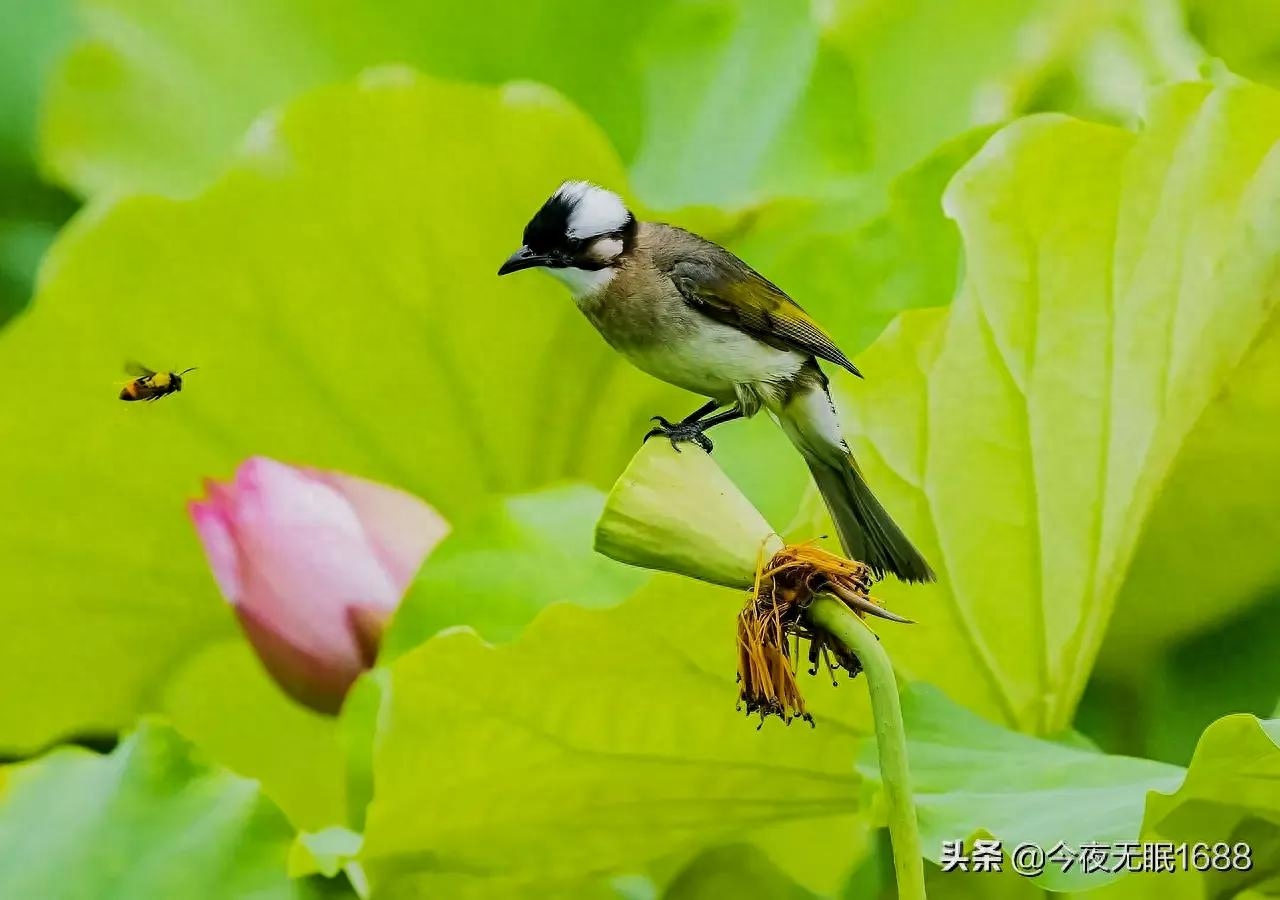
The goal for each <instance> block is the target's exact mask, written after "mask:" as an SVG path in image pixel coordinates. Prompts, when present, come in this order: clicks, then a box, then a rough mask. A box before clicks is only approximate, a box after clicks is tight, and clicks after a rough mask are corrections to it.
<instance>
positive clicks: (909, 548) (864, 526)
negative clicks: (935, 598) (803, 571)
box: [774, 373, 935, 581]
mask: <svg viewBox="0 0 1280 900" xmlns="http://www.w3.org/2000/svg"><path fill="white" fill-rule="evenodd" d="M806 380H808V381H810V383H809V384H808V385H807V386H804V387H801V388H799V389H798V390H796V391H795V392H794V393H793V394H792V395H791V396H790V397H789V398H788V400H787V402H786V403H785V404H784V405H782V406H781V407H780V408H778V409H776V410H775V411H774V413H775V415H776V416H777V417H778V421H779V423H780V424H781V425H782V429H783V431H785V432H786V433H787V437H789V438H790V439H791V443H793V444H794V445H795V446H796V449H798V450H799V451H800V453H801V455H803V456H804V460H805V462H806V463H808V465H809V471H810V472H812V473H813V480H814V482H815V483H816V484H817V486H818V490H819V492H821V494H822V499H823V501H825V502H826V505H827V509H828V510H829V511H830V513H831V518H832V520H833V521H834V522H835V526H836V532H837V534H839V536H840V544H841V546H843V547H844V552H845V553H846V554H848V556H849V558H850V559H855V560H858V561H860V562H864V563H866V564H867V565H868V566H870V567H871V570H872V571H873V572H874V573H875V574H876V575H877V576H883V575H884V574H885V573H886V572H887V573H889V574H890V575H894V576H896V577H898V578H900V579H902V580H903V581H933V580H934V577H935V576H934V574H933V569H931V568H930V567H929V564H928V563H927V562H925V559H924V557H923V556H921V555H920V551H919V550H917V549H916V548H915V547H914V546H913V545H912V544H911V541H909V540H907V536H906V535H905V534H903V533H902V529H900V528H899V527H898V525H897V523H896V522H894V521H893V519H891V518H890V517H889V514H888V513H887V512H886V511H885V508H884V507H883V506H881V505H880V501H879V500H877V499H876V498H875V495H873V494H872V493H871V488H870V487H868V486H867V482H866V481H865V480H864V479H863V477H862V473H861V472H860V471H858V465H857V463H856V462H854V459H853V455H852V454H851V453H850V452H849V448H848V446H847V445H846V444H845V442H844V438H843V437H842V436H841V434H840V424H839V421H838V420H837V418H836V411H835V406H834V405H833V404H832V402H831V395H830V394H829V393H828V392H827V386H826V379H825V378H824V377H823V376H822V375H821V373H817V378H816V379H811V380H810V379H806Z"/></svg>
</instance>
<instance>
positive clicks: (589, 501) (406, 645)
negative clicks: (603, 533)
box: [382, 486, 647, 660]
mask: <svg viewBox="0 0 1280 900" xmlns="http://www.w3.org/2000/svg"><path fill="white" fill-rule="evenodd" d="M603 508H604V496H603V495H602V494H601V493H600V492H599V491H596V490H592V489H590V488H586V487H581V486H578V487H569V488H557V489H552V490H548V491H543V492H541V493H538V494H530V495H527V496H521V497H510V498H505V499H504V500H502V501H501V502H500V503H499V504H497V505H496V508H493V509H489V510H486V511H485V512H484V513H483V514H481V515H479V516H476V517H474V518H473V519H472V520H471V521H468V522H461V523H454V527H453V530H452V531H451V533H450V534H449V536H448V537H447V538H445V540H444V541H443V542H442V543H441V544H440V546H439V547H437V548H436V549H435V550H434V551H433V552H432V554H431V556H430V557H429V558H428V559H427V561H426V563H425V564H424V565H423V567H422V569H421V570H420V571H419V573H418V577H417V578H416V579H415V580H414V582H413V584H412V585H411V586H410V587H409V590H408V592H407V593H406V594H405V598H404V600H403V601H402V602H401V604H400V608H399V609H398V610H397V611H396V615H395V620H394V622H393V623H392V626H391V628H390V629H388V631H387V634H386V637H385V638H384V640H383V644H382V658H383V659H384V660H385V659H391V658H394V657H396V656H398V655H400V654H401V653H403V652H405V651H406V650H409V649H411V648H413V647H415V646H417V645H418V644H421V643H422V642H423V641H425V640H426V639H427V638H429V637H431V636H432V635H434V634H435V633H436V632H438V631H440V630H442V629H444V628H448V627H449V626H451V625H468V626H470V627H472V628H474V629H475V630H476V631H477V632H478V633H479V634H480V635H482V636H483V637H485V638H486V639H488V640H491V641H505V640H510V639H512V638H514V637H515V636H516V635H517V634H519V633H520V629H521V628H523V627H524V625H525V624H526V623H528V622H529V621H530V620H531V619H533V617H534V616H535V615H536V614H537V612H538V611H539V610H540V609H542V608H543V607H545V606H547V605H549V604H552V603H556V602H559V601H564V600H568V601H572V602H576V603H578V604H580V605H582V606H611V605H613V604H614V603H618V602H621V601H622V600H624V599H626V598H627V597H628V596H629V595H630V594H632V593H634V592H635V590H636V589H637V588H638V587H639V586H640V584H641V583H642V582H643V581H644V580H645V578H646V577H647V575H646V573H645V572H644V571H643V570H641V569H634V568H631V567H629V566H624V565H622V564H621V563H617V562H614V561H613V560H611V559H608V558H606V557H603V556H600V555H599V554H597V553H596V552H595V550H594V549H593V548H592V540H593V535H594V533H595V524H596V520H597V519H598V518H600V511H601V509H603Z"/></svg>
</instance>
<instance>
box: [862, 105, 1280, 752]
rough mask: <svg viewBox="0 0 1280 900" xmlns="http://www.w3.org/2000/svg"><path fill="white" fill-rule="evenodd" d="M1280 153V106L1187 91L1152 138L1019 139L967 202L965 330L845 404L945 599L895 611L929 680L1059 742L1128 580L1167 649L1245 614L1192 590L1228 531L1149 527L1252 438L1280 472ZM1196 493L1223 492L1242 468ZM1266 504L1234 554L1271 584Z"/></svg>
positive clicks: (1155, 122) (1108, 131)
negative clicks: (1279, 286)
mask: <svg viewBox="0 0 1280 900" xmlns="http://www.w3.org/2000/svg"><path fill="white" fill-rule="evenodd" d="M1278 138H1280V96H1278V95H1276V94H1274V93H1272V92H1271V91H1269V90H1266V89H1263V88H1258V87H1250V86H1234V87H1230V88H1222V89H1218V90H1211V89H1210V88H1209V87H1207V86H1200V85H1188V86H1181V87H1177V88H1173V89H1170V90H1168V91H1165V92H1162V93H1160V94H1158V95H1157V96H1156V97H1155V99H1154V102H1153V105H1152V109H1151V112H1150V116H1149V124H1148V126H1147V127H1146V129H1145V130H1144V131H1143V132H1141V133H1140V134H1136V135H1135V134H1132V133H1130V132H1127V131H1124V130H1121V129H1118V128H1111V127H1105V126H1099V125H1090V124H1085V123H1082V122H1077V121H1073V120H1069V119H1065V118H1062V117H1056V116H1044V117H1033V118H1031V119H1027V120H1024V121H1022V122H1019V123H1017V124H1015V125H1012V126H1010V127H1009V128H1007V129H1006V130H1004V131H1002V132H1000V133H999V134H998V135H997V136H996V137H994V138H993V139H992V140H991V141H989V142H988V144H987V145H986V146H985V147H984V148H983V150H982V151H981V152H980V153H979V154H978V156H977V157H975V159H974V160H973V161H972V162H971V163H969V164H968V165H967V166H966V167H965V168H964V169H962V170H961V171H960V173H959V174H958V175H957V176H956V178H955V179H954V180H953V182H952V184H951V186H950V188H949V191H948V195H947V202H948V209H949V211H950V212H951V213H952V215H953V216H954V217H955V218H956V220H957V222H958V223H959V226H960V230H961V233H962V235H963V238H964V245H965V251H966V270H967V274H966V281H965V287H964V288H963V289H962V291H961V294H960V295H959V297H958V299H957V300H956V301H955V303H954V305H953V306H952V308H951V310H950V311H949V312H941V311H940V312H920V313H913V314H909V315H908V316H905V317H903V318H901V319H899V322H898V324H897V326H896V327H895V328H894V329H893V330H892V332H891V334H890V335H888V336H887V337H886V338H885V339H883V340H882V341H881V342H880V343H879V344H877V345H876V346H874V347H873V348H872V349H871V350H869V351H868V352H867V353H866V354H864V355H863V357H861V358H860V359H859V365H860V366H861V367H862V368H863V370H864V371H865V372H867V373H868V379H867V381H866V383H865V385H864V384H861V383H859V384H858V385H856V386H855V387H854V388H853V389H850V390H849V391H848V403H847V406H848V407H849V408H850V409H851V411H852V413H853V420H854V427H853V428H851V429H850V431H851V432H853V433H854V434H857V435H858V438H857V440H855V441H854V448H853V449H854V452H855V455H857V456H858V457H859V458H860V459H861V461H862V463H863V465H864V467H865V469H866V472H867V476H868V479H869V480H870V482H871V484H872V485H873V486H874V487H875V489H876V490H877V491H878V492H879V493H880V494H881V496H882V498H883V500H884V502H885V503H886V505H887V506H888V508H889V509H890V510H892V511H893V512H894V513H895V515H896V516H898V518H899V520H900V521H901V522H902V524H903V526H904V527H905V529H906V531H907V533H908V534H910V535H912V536H913V538H914V539H915V540H916V541H917V542H918V543H919V544H920V546H921V547H922V549H923V550H924V552H925V555H926V556H927V557H929V558H930V559H931V560H932V561H933V563H934V565H935V566H936V568H937V569H938V571H939V574H940V576H941V580H940V582H939V583H938V585H936V586H934V587H929V588H923V589H921V588H911V589H904V588H902V587H901V586H898V585H886V586H884V588H883V591H884V594H885V596H886V597H887V598H890V599H891V600H892V603H893V606H894V608H895V609H899V610H902V611H904V612H905V613H906V614H907V615H910V616H912V617H913V618H916V619H918V620H920V621H921V624H920V625H919V626H917V627H916V628H913V629H911V631H910V633H909V635H908V634H907V633H905V632H902V633H898V632H893V633H889V634H886V637H885V640H886V642H887V643H888V644H889V646H890V647H891V649H892V651H893V655H894V659H895V661H896V662H897V663H898V664H899V665H900V666H901V668H902V669H903V671H904V672H906V673H909V674H910V676H911V677H913V678H915V679H919V680H927V681H931V682H933V683H936V684H939V685H943V686H945V687H946V689H947V690H948V691H949V692H950V693H951V694H952V696H953V697H955V698H957V699H959V700H960V701H961V702H963V703H965V704H966V705H968V706H970V707H971V708H974V709H978V710H983V711H985V712H987V713H989V714H991V715H994V716H997V717H999V718H1001V719H1002V720H1004V721H1005V722H1006V723H1008V724H1010V725H1013V726H1015V727H1016V728H1018V729H1019V730H1024V731H1032V732H1040V733H1053V732H1056V731H1059V730H1061V729H1062V728H1064V727H1066V726H1067V725H1068V724H1069V723H1070V721H1071V716H1072V713H1073V711H1074V708H1075V705H1076V702H1077V700H1078V698H1079V695H1080V692H1081V690H1082V688H1083V685H1084V682H1085V680H1086V678H1087V676H1088V673H1089V671H1090V669H1091V667H1092V663H1093V660H1094V658H1095V656H1096V654H1097V652H1098V647H1099V644H1100V643H1101V640H1102V636H1103V634H1104V631H1105V628H1106V625H1107V622H1108V620H1109V618H1110V616H1111V612H1112V609H1113V607H1114V606H1115V603H1116V598H1117V596H1119V595H1120V593H1121V591H1122V590H1123V589H1124V586H1125V582H1126V578H1131V579H1138V578H1140V579H1141V582H1140V583H1142V584H1143V585H1144V587H1145V588H1147V589H1148V590H1151V591H1152V593H1151V595H1150V596H1147V597H1141V598H1138V599H1137V600H1135V602H1142V603H1146V604H1150V606H1149V607H1148V608H1149V609H1150V613H1149V615H1148V627H1150V628H1151V629H1153V630H1159V629H1160V628H1161V627H1162V626H1161V623H1160V621H1159V618H1160V617H1161V616H1162V615H1163V614H1164V610H1165V609H1167V608H1168V607H1169V606H1173V605H1186V606H1191V605H1194V606H1197V607H1203V608H1205V609H1206V610H1213V609H1215V608H1217V607H1218V606H1219V605H1221V604H1224V603H1231V602H1240V598H1239V597H1238V596H1236V592H1237V591H1238V589H1239V587H1240V582H1239V580H1238V579H1236V578H1226V579H1224V580H1223V583H1222V587H1221V589H1220V588H1219V585H1218V584H1217V582H1216V581H1215V580H1214V579H1209V578H1205V577H1204V576H1203V574H1202V576H1201V577H1200V578H1198V579H1196V580H1193V581H1191V582H1184V581H1180V580H1178V579H1177V578H1176V577H1174V576H1176V575H1179V574H1182V573H1185V572H1186V568H1185V563H1184V562H1183V561H1182V559H1183V558H1185V559H1192V558H1194V559H1200V560H1204V559H1206V558H1208V559H1210V560H1212V559H1213V558H1214V556H1215V555H1216V554H1217V553H1218V550H1219V548H1217V547H1212V546H1209V547H1206V546H1202V545H1200V544H1199V543H1198V539H1199V538H1200V537H1201V536H1203V535H1204V534H1213V535H1218V534H1221V533H1222V528H1223V527H1224V526H1222V525H1221V524H1219V523H1215V522H1212V521H1209V522H1206V519H1208V520H1212V518H1213V516H1215V515H1217V514H1218V513H1219V510H1217V509H1216V508H1215V507H1214V506H1212V505H1197V506H1194V507H1192V509H1194V511H1195V512H1196V514H1197V515H1196V517H1194V518H1193V517H1190V516H1187V507H1186V506H1184V505H1182V504H1179V503H1173V504H1172V507H1173V509H1175V510H1176V515H1178V516H1179V517H1183V518H1182V520H1181V521H1179V522H1175V523H1168V522H1167V521H1165V520H1161V521H1158V522H1155V523H1154V524H1152V523H1153V516H1156V515H1159V514H1161V513H1165V514H1169V515H1172V514H1173V512H1171V511H1170V510H1169V509H1168V508H1167V507H1165V505H1164V503H1162V492H1163V490H1164V489H1165V488H1166V486H1168V485H1173V484H1177V483H1179V480H1180V478H1182V477H1183V474H1184V471H1187V472H1189V471H1190V469H1184V467H1192V466H1196V463H1197V461H1198V460H1199V459H1201V458H1202V457H1201V452H1199V451H1198V448H1202V447H1204V446H1206V445H1211V444H1212V443H1213V441H1214V440H1215V438H1216V437H1218V436H1221V437H1222V438H1223V439H1224V440H1226V441H1228V443H1227V444H1226V445H1224V446H1222V447H1219V448H1217V451H1216V452H1218V453H1221V454H1222V455H1223V456H1224V457H1225V455H1226V454H1228V453H1230V452H1234V449H1233V448H1237V447H1238V446H1240V445H1239V444H1238V443H1237V442H1236V441H1235V436H1237V435H1239V434H1242V433H1243V432H1244V431H1246V430H1251V432H1252V440H1251V443H1249V444H1248V446H1249V448H1250V455H1249V457H1248V459H1249V460H1251V461H1253V463H1254V467H1257V466H1261V465H1263V460H1266V459H1272V460H1273V459H1274V458H1275V456H1276V454H1277V453H1280V428H1277V427H1276V426H1275V425H1274V423H1275V422H1276V421H1280V420H1278V419H1277V418H1275V417H1271V418H1270V419H1263V420H1258V419H1256V418H1254V417H1253V415H1252V411H1253V410H1256V409H1258V408H1260V407H1267V406H1268V405H1269V404H1275V403H1277V402H1280V400H1278V399H1277V398H1276V397H1275V396H1274V395H1275V393H1276V388H1275V385H1276V384H1277V382H1276V381H1275V380H1274V379H1270V380H1268V379H1266V378H1264V377H1263V376H1264V375H1265V373H1267V372H1269V371H1270V370H1271V369H1272V367H1274V365H1275V364H1276V355H1277V353H1280V340H1277V338H1276V337H1275V335H1276V334H1277V333H1280V332H1277V330H1276V329H1275V328H1274V324H1275V321H1276V319H1275V308H1276V304H1275V300H1276V296H1275V293H1274V290H1273V285H1274V279H1275V273H1276V271H1277V266H1278V265H1280V155H1277V154H1276V153H1274V152H1273V148H1274V146H1275V144H1276V141H1277V139H1278ZM1246 413H1247V415H1246ZM1234 414H1240V415H1245V418H1243V419H1241V420H1238V421H1232V417H1233V415H1234ZM1228 422H1229V424H1228ZM1193 450H1196V451H1197V452H1194V453H1191V452H1190V451H1193ZM1194 471H1196V472H1197V473H1199V474H1202V475H1204V476H1210V477H1216V478H1218V479H1219V480H1221V481H1222V482H1223V483H1224V486H1225V485H1226V484H1227V483H1228V482H1230V481H1233V480H1234V479H1237V478H1238V477H1239V471H1240V468H1239V464H1238V463H1237V464H1236V465H1233V466H1229V467H1228V466H1222V467H1220V468H1219V469H1218V470H1216V472H1214V471H1211V470H1206V469H1204V468H1200V467H1197V468H1195V470H1194ZM1270 484H1271V480H1270V479H1267V478H1263V479H1262V480H1261V482H1260V487H1259V488H1258V489H1257V490H1255V494H1254V496H1253V498H1252V502H1253V505H1252V508H1251V509H1252V513H1253V516H1254V518H1253V521H1254V522H1255V523H1256V524H1257V525H1258V526H1259V527H1256V528H1254V529H1253V530H1250V531H1247V532H1241V533H1238V534H1236V535H1235V538H1234V539H1235V541H1236V542H1237V546H1236V547H1234V548H1233V549H1232V551H1231V555H1232V558H1233V559H1241V558H1243V559H1246V560H1247V561H1248V571H1249V575H1250V578H1251V579H1252V580H1253V581H1255V582H1260V581H1262V580H1264V578H1273V577H1276V576H1277V575H1280V572H1277V571H1275V570H1274V568H1273V567H1274V566H1275V565H1276V562H1277V557H1276V556H1275V554H1274V547H1275V543H1276V539H1277V530H1276V525H1277V524H1278V523H1277V520H1276V518H1275V515H1274V511H1273V508H1274V507H1276V506H1277V503H1276V500H1277V498H1276V496H1275V494H1274V492H1271V493H1268V490H1269V486H1270ZM1227 489H1228V490H1230V491H1231V496H1232V497H1239V496H1240V492H1238V491H1235V490H1234V489H1231V488H1227ZM1196 496H1197V497H1200V498H1203V497H1204V496H1205V495H1204V493H1203V492H1202V491H1198V492H1197V493H1196ZM1236 521H1239V520H1238V519H1237V520H1236ZM1148 542H1150V544H1148ZM1157 542H1158V543H1157ZM1135 559H1137V560H1138V561H1139V563H1140V564H1141V568H1137V569H1135V567H1134V565H1131V563H1132V562H1133V561H1134V560H1135ZM1171 562H1172V563H1173V564H1172V565H1169V563H1171ZM1162 566H1167V570H1161V567H1162ZM1152 568H1154V569H1157V571H1151V569H1152Z"/></svg>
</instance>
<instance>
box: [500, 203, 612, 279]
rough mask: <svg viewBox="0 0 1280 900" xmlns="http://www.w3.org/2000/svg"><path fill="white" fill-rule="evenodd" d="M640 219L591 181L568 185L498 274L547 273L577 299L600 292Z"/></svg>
mask: <svg viewBox="0 0 1280 900" xmlns="http://www.w3.org/2000/svg"><path fill="white" fill-rule="evenodd" d="M635 233H636V218H635V216H633V215H632V214H631V211H630V210H629V209H627V205H626V204H625V203H623V202H622V198H621V197H619V196H618V195H617V194H615V193H613V192H612V191H607V190H605V189H604V188H602V187H598V186H596V185H594V184H591V183H590V182H586V181H566V182H565V183H564V184H562V185H560V187H559V188H557V189H556V192H555V193H554V194H552V195H551V197H550V198H549V199H548V200H547V202H546V203H544V204H542V208H541V209H539V210H538V211H537V212H536V213H534V216H533V218H532V219H530V220H529V224H528V225H526V226H525V228H524V246H522V247H521V248H520V249H519V250H517V251H516V252H515V253H513V254H511V257H510V258H509V259H508V260H507V261H506V262H504V263H503V264H502V266H501V267H500V268H499V269H498V274H499V275H506V274H508V273H510V272H518V271H520V270H521V269H533V268H542V269H545V270H546V271H547V272H548V273H549V274H551V275H554V276H556V277H557V278H559V279H560V280H561V281H563V282H564V283H565V284H567V285H568V286H569V289H570V290H571V291H573V292H574V294H576V295H579V296H581V295H584V294H589V293H591V292H593V291H595V290H599V289H600V288H601V287H603V286H604V285H605V284H607V283H608V282H609V280H610V279H611V278H612V277H613V272H614V269H615V267H616V266H617V265H618V263H619V261H620V260H621V258H622V256H623V254H624V253H626V251H627V250H628V249H629V248H630V246H631V243H632V241H633V240H634V238H635Z"/></svg>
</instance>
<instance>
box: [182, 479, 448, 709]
mask: <svg viewBox="0 0 1280 900" xmlns="http://www.w3.org/2000/svg"><path fill="white" fill-rule="evenodd" d="M205 490H206V491H207V493H208V495H209V496H208V497H207V499H204V500H195V501H192V502H191V504H190V510H191V518H192V519H193V520H194V521H195V525H196V531H197V532H199V534H200V540H201V542H202V543H203V544H204V552H205V554H206V555H207V556H208V558H209V563H210V565H211V566H212V567H213V576H214V578H215V579H216V580H217V582H218V587H219V588H220V589H221V591H222V594H223V596H224V597H226V599H227V600H228V601H229V602H230V603H231V604H232V605H233V606H234V607H235V609H236V613H237V615H238V616H239V617H240V623H241V625H243V626H244V630H245V634H246V635H247V636H248V638H249V642H250V643H251V644H253V647H254V649H255V650H257V652H258V656H259V658H260V659H261V660H262V663H263V665H264V666H266V669H267V671H268V672H270V673H271V676H272V677H273V678H275V680H276V681H277V682H278V683H279V684H280V686H281V687H282V688H284V690H285V691H286V692H287V693H288V694H289V695H290V696H292V697H293V698H294V699H296V700H298V701H299V702H301V703H304V704H306V705H307V706H310V707H311V708H313V709H316V710H319V711H320V712H326V713H336V712H337V711H338V709H339V708H340V707H341V706H342V699H343V697H344V696H346V693H347V690H348V688H350V687H351V684H352V682H354V681H355V680H356V678H357V677H358V676H359V675H360V673H361V672H362V671H364V670H365V669H367V668H369V667H370V666H372V665H373V663H374V659H375V657H376V656H377V652H378V642H379V640H380V639H381V636H382V629H383V626H384V625H385V624H386V621H387V619H388V618H390V616H391V613H392V612H393V611H394V610H395V608H396V606H397V605H398V604H399V603H400V598H401V597H402V596H403V594H404V591H405V589H406V588H407V587H408V586H409V582H410V581H412V580H413V576H414V574H415V573H416V572H417V571H418V566H419V565H421V564H422V561H423V560H424V559H425V558H426V556H427V554H428V553H429V552H430V551H431V549H432V548H433V547H435V545H436V544H437V543H438V542H439V541H440V539H441V538H442V537H444V535H445V533H446V532H447V531H448V525H447V524H446V523H445V521H444V520H443V519H441V518H440V516H439V515H438V514H437V513H436V511H435V510H433V509H432V508H431V507H430V506H427V504H425V503H423V502H422V501H421V500H419V499H417V498H416V497H413V496H411V495H409V494H406V493H404V492H403V491H399V490H396V489H394V488H390V487H386V486H385V485H381V484H376V483H374V482H372V481H365V480H364V479H362V478H354V477H352V476H349V475H340V474H338V473H336V472H322V471H319V470H316V469H304V468H298V467H295V466H288V465H285V464H284V463H279V462H276V461H275V460H271V459H265V458H263V457H254V458H252V459H249V460H246V461H245V462H244V463H243V464H242V465H241V466H240V468H239V470H238V471H237V472H236V476H235V479H234V480H233V481H232V482H231V483H230V484H219V483H217V482H214V481H212V480H206V481H205Z"/></svg>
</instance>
